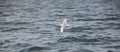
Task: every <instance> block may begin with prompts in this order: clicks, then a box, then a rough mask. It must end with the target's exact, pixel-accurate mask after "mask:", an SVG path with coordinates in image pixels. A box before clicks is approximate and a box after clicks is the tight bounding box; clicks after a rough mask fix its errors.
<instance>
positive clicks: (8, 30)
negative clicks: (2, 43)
mask: <svg viewBox="0 0 120 52" xmlns="http://www.w3.org/2000/svg"><path fill="white" fill-rule="evenodd" d="M23 29H27V28H9V29H3V30H1V32H10V31H18V30H23Z"/></svg>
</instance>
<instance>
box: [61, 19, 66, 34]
mask: <svg viewBox="0 0 120 52" xmlns="http://www.w3.org/2000/svg"><path fill="white" fill-rule="evenodd" d="M60 26H61V28H60V32H61V33H63V31H64V28H65V27H66V26H67V18H65V19H64V20H63V22H62V24H61V25H60Z"/></svg>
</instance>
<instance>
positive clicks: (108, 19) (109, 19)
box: [76, 18, 120, 21]
mask: <svg viewBox="0 0 120 52" xmlns="http://www.w3.org/2000/svg"><path fill="white" fill-rule="evenodd" d="M111 20H120V18H105V19H77V20H76V21H111Z"/></svg>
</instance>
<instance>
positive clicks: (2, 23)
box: [0, 22, 30, 25]
mask: <svg viewBox="0 0 120 52" xmlns="http://www.w3.org/2000/svg"><path fill="white" fill-rule="evenodd" d="M25 24H30V23H29V22H0V25H25Z"/></svg>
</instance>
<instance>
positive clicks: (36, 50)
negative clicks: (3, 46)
mask: <svg viewBox="0 0 120 52" xmlns="http://www.w3.org/2000/svg"><path fill="white" fill-rule="evenodd" d="M47 50H51V48H49V47H39V46H33V47H29V48H25V49H22V50H20V51H19V52H43V51H47Z"/></svg>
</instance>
